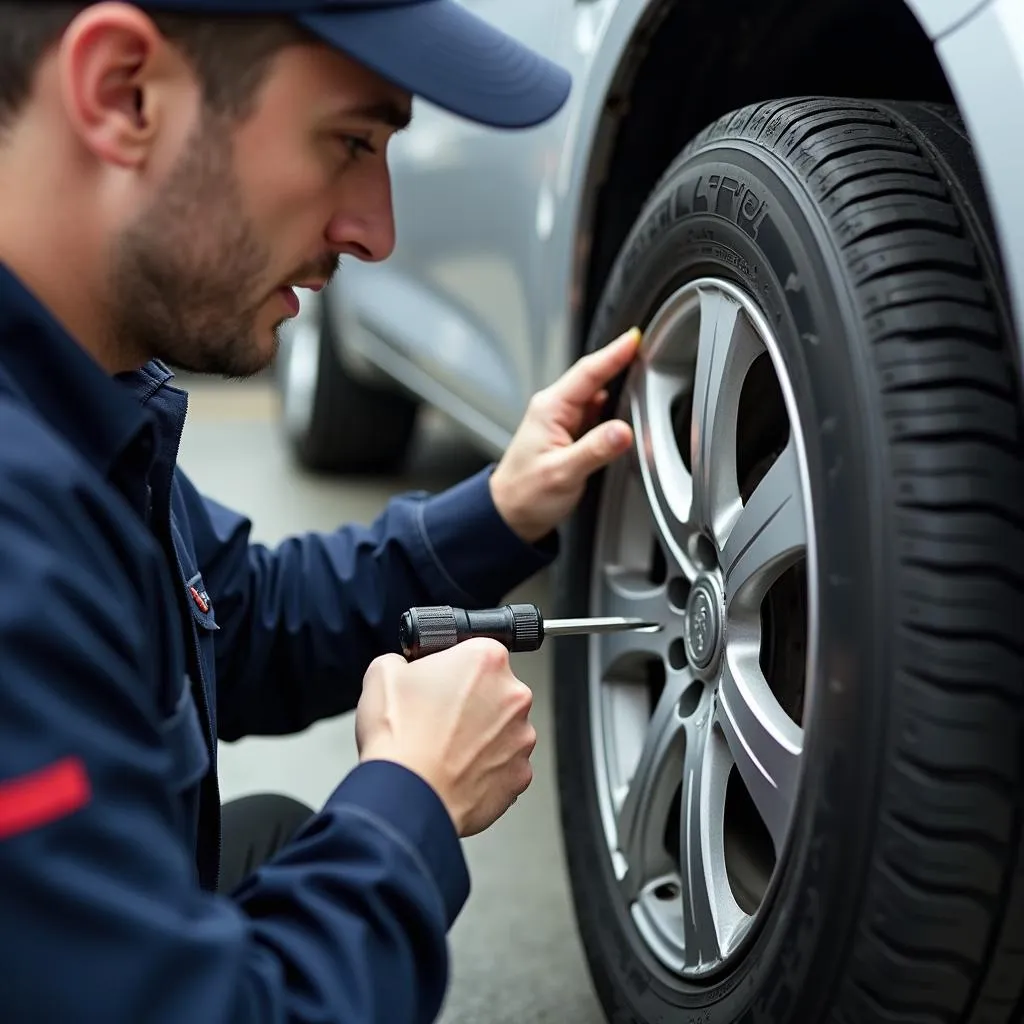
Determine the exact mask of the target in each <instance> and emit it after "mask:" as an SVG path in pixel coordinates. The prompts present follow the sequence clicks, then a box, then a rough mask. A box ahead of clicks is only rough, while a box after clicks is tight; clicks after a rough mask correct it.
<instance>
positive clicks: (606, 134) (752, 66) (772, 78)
mask: <svg viewBox="0 0 1024 1024" xmlns="http://www.w3.org/2000/svg"><path fill="white" fill-rule="evenodd" d="M632 6H635V5H632ZM641 6H642V8H643V9H642V11H641V12H640V13H639V15H638V16H637V15H636V14H634V15H633V16H632V21H633V25H632V28H631V30H630V32H629V36H628V43H627V44H626V45H624V46H620V47H619V53H618V54H617V55H616V58H615V59H616V63H615V66H614V69H613V70H612V71H611V73H610V75H609V76H608V79H607V81H608V84H607V86H606V87H605V89H604V93H603V99H602V100H601V101H599V102H595V103H593V105H592V106H591V112H592V117H591V121H590V129H589V137H588V138H587V139H586V140H585V141H584V140H577V144H576V146H575V147H573V148H577V149H578V157H577V159H579V160H580V161H581V163H582V165H583V166H582V167H581V170H580V172H579V179H578V180H579V185H578V188H577V189H576V191H575V196H574V198H575V200H576V203H575V211H574V215H575V223H574V224H573V225H572V238H573V242H572V245H573V259H574V264H573V267H572V269H571V281H570V289H569V291H570V294H572V295H573V296H574V297H575V301H574V303H573V306H572V309H571V310H570V320H569V324H568V326H569V339H570V341H569V345H570V352H569V353H568V354H569V356H570V357H574V356H575V355H576V354H578V353H579V351H581V349H582V347H583V345H584V344H585V341H586V337H587V334H588V331H589V328H590V324H591V322H592V319H593V316H594V311H595V307H596V305H597V302H598V301H599V299H600V296H601V293H602V290H603V288H604V285H605V282H606V281H607V278H608V274H609V273H610V271H611V268H612V265H613V263H614V261H615V257H616V255H617V253H618V251H619V249H620V248H621V246H622V243H623V242H624V240H625V238H626V236H627V234H628V232H629V230H630V228H631V226H632V224H633V223H634V221H635V219H636V217H637V216H638V214H639V212H640V210H641V208H642V206H643V203H644V202H645V200H646V199H647V197H648V195H649V194H650V191H651V189H652V188H653V187H654V185H655V184H656V183H657V181H658V179H659V178H660V176H661V174H662V173H663V171H664V170H665V169H666V168H667V167H668V165H669V164H670V163H671V161H672V159H673V158H674V157H675V156H676V155H677V154H678V152H679V150H680V149H682V147H683V146H684V145H685V144H686V143H687V142H688V141H689V140H690V139H691V138H692V137H693V136H694V135H696V134H697V132H698V131H700V129H701V128H703V127H704V126H705V125H707V124H709V123H710V122H712V121H714V120H715V119H716V118H717V117H719V116H721V115H722V114H725V113H728V112H729V111H730V110H733V109H736V108H738V107H742V106H745V105H747V104H750V103H757V102H760V101H767V100H770V99H776V98H779V97H783V96H796V95H840V96H841V95H848V96H851V97H858V98H864V99H872V98H873V99H910V100H919V101H928V102H941V103H950V104H953V103H955V99H954V95H953V93H952V91H951V89H950V86H949V83H948V81H947V78H946V76H945V74H944V71H943V68H942V65H941V63H940V60H939V58H938V56H937V54H936V52H935V49H934V46H933V43H932V41H931V39H930V38H929V35H928V33H927V32H926V26H925V25H923V24H922V23H921V22H920V21H919V20H918V18H917V16H916V14H915V13H914V11H913V10H911V8H910V6H908V4H907V3H906V2H905V0H816V2H814V3H812V4H807V3H806V0H734V3H732V4H731V5H729V16H728V18H725V17H723V16H722V8H721V6H720V5H719V4H717V3H716V2H715V0H696V2H680V0H652V2H648V3H646V4H642V5H641ZM613 21H614V16H613ZM612 27H614V26H612ZM608 36H609V38H610V39H611V40H612V42H614V38H615V36H614V32H613V31H611V29H609V32H608ZM868 44H870V48H871V49H870V53H871V58H872V62H873V68H872V69H868V68H867V67H866V66H865V61H864V60H863V56H862V55H863V54H864V52H865V47H866V46H867V45H868ZM680 55H683V56H682V58H681V56H680ZM588 84H589V85H590V86H593V85H598V84H599V83H598V82H596V81H594V80H593V78H592V79H591V81H590V83H588ZM659 111H660V112H661V113H662V114H664V112H665V111H671V115H670V116H669V117H668V118H664V117H661V118H659V117H658V116H657V115H658V112H659ZM580 130H583V129H582V126H580Z"/></svg>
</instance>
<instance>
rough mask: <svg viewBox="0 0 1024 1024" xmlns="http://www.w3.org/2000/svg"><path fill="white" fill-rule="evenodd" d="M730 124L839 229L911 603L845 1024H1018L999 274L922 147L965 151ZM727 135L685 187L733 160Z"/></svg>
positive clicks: (1019, 439)
mask: <svg viewBox="0 0 1024 1024" xmlns="http://www.w3.org/2000/svg"><path fill="white" fill-rule="evenodd" d="M726 120H727V121H728V124H729V133H730V134H731V135H732V136H733V137H736V138H738V139H742V140H746V141H748V142H754V143H757V144H759V145H761V146H764V147H765V148H767V149H769V150H770V151H772V152H773V153H774V154H775V155H776V156H778V157H781V158H783V160H784V161H785V162H786V163H787V164H788V165H789V166H790V168H791V169H792V170H793V171H794V173H795V174H796V175H797V176H798V177H799V178H800V180H801V181H802V182H804V187H805V188H807V189H808V190H809V192H810V193H811V195H812V197H813V199H814V201H815V202H816V203H817V204H818V206H819V207H820V208H821V210H822V212H823V213H824V215H825V217H826V219H827V220H828V222H829V223H830V224H831V226H832V228H833V231H834V236H835V238H836V240H837V245H838V247H839V251H840V254H841V257H842V259H843V260H844V261H845V264H846V267H847V270H848V272H849V274H850V277H851V279H852V281H853V283H854V288H855V294H856V297H857V300H858V303H859V305H860V308H861V312H862V313H863V314H864V322H865V324H866V328H867V331H866V333H867V337H868V339H869V343H870V345H871V350H872V351H871V354H872V356H873V363H874V367H875V370H876V372H877V375H878V383H879V391H880V393H881V396H882V410H883V416H884V422H885V426H886V429H887V435H888V436H887V443H888V446H889V452H890V457H889V464H890V476H891V483H892V489H893V503H894V506H895V510H896V515H895V517H894V523H895V531H894V532H895V538H894V540H895V544H894V550H895V552H896V556H897V558H898V561H899V566H898V571H897V572H896V573H895V574H894V579H895V580H896V581H898V583H897V587H898V589H899V591H900V592H901V597H902V601H901V612H902V614H901V622H900V624H899V626H898V628H897V631H896V641H895V648H894V652H895V656H896V666H895V667H896V676H897V682H898V685H897V686H896V687H894V690H893V702H892V711H891V719H890V737H889V742H890V743H891V745H892V754H891V756H890V762H889V766H888V769H887V770H886V773H885V776H884V779H883V785H882V790H881V794H880V824H879V826H878V832H877V834H876V836H875V856H874V860H873V863H872V865H871V868H870V874H869V879H868V882H867V885H866V888H865V893H866V896H867V899H866V902H865V905H864V909H863V917H862V922H861V926H860V928H859V929H858V932H857V935H856V937H855V940H854V950H853V953H852V956H851V959H850V964H851V967H850V969H849V970H848V972H847V974H846V978H845V981H844V983H843V985H842V986H841V989H840V991H839V993H838V998H837V1000H836V1003H837V1006H841V1007H843V1009H842V1010H841V1011H839V1010H837V1011H836V1012H835V1013H834V1014H833V1020H835V1021H837V1022H838V1021H842V1020H848V1019H851V1018H852V1017H853V1016H855V1015H854V1014H851V1013H850V1012H848V1008H850V1007H870V1008H871V1009H870V1010H869V1011H868V1013H869V1015H868V1016H865V1017H862V1018H861V1019H863V1020H878V1021H887V1022H892V1024H925V1022H927V1024H1014V1022H1018V1021H1020V1020H1021V1016H1022V1014H1024V971H1022V970H1021V967H1022V962H1024V878H1022V871H1021V865H1022V857H1021V853H1022V846H1021V840H1022V835H1021V818H1022V812H1024V743H1022V736H1024V629H1022V622H1024V618H1022V617H1021V615H1020V612H1021V606H1022V593H1024V521H1022V519H1021V513H1020V508H1021V500H1020V499H1021V495H1024V459H1022V444H1024V432H1022V423H1021V409H1020V403H1019V398H1020V396H1019V395H1018V394H1017V388H1016V377H1015V373H1014V368H1013V364H1012V360H1011V357H1010V355H1009V353H1008V352H1007V347H1008V343H1009V339H1010V338H1011V337H1012V334H1011V332H1010V329H1009V328H1008V327H1007V326H1006V320H1005V315H1004V312H1003V311H1002V310H1001V309H1000V308H999V305H998V302H997V301H996V299H995V296H994V292H993V290H992V285H991V284H990V281H991V279H992V275H993V273H994V272H996V270H995V263H996V261H995V259H994V258H993V257H992V256H991V255H990V254H987V253H986V252H985V249H984V246H985V244H986V243H985V242H984V240H982V239H979V238H977V237H976V231H975V230H974V229H973V225H972V224H971V223H970V221H969V218H967V217H965V214H964V210H963V208H962V207H963V204H962V202H960V200H959V197H958V196H957V195H955V194H953V191H952V189H951V187H949V186H948V185H947V183H946V180H945V179H944V175H943V169H942V166H941V161H940V159H939V158H938V156H937V154H936V152H935V151H934V150H933V149H932V147H931V145H930V144H929V142H928V141H927V138H928V136H929V135H931V134H933V132H932V129H931V127H930V124H931V123H932V122H935V123H938V124H939V126H940V127H939V128H937V129H934V131H935V132H941V131H942V130H943V129H945V130H946V131H948V132H952V133H955V134H956V136H957V137H958V141H959V144H960V145H961V146H962V147H965V148H966V133H965V132H964V131H963V127H962V125H961V124H959V123H958V121H957V119H956V117H955V115H952V114H950V113H949V112H945V111H941V110H939V109H937V108H934V107H928V108H920V107H919V108H917V109H916V110H915V109H914V108H911V107H903V106H892V107H887V106H882V105H878V104H858V103H856V102H852V103H851V102H849V101H846V100H816V99H808V100H804V101H797V102H794V101H786V102H784V103H777V104H771V103H767V104H766V103H762V104H760V105H758V106H757V107H750V108H747V110H746V112H745V120H744V118H743V117H740V116H737V115H733V116H731V117H730V118H729V119H726ZM922 122H927V123H929V129H928V130H927V131H926V130H925V129H923V128H921V127H920V124H921V123H922ZM721 125H722V123H721V122H719V124H718V125H712V126H710V127H709V128H708V129H707V130H706V131H705V132H703V133H702V134H701V136H699V137H698V138H697V139H695V140H694V142H693V143H692V144H691V146H689V147H688V148H687V149H686V150H685V151H684V152H683V153H682V154H681V155H680V157H679V161H678V163H677V165H676V166H678V164H681V163H682V162H684V161H686V160H689V159H690V158H691V157H692V155H693V153H694V152H696V151H697V150H699V149H700V148H701V147H702V146H704V145H706V144H707V143H708V142H711V141H714V140H716V139H721V138H722V137H723V130H722V126H721ZM674 172H675V167H673V168H672V169H670V171H669V172H668V175H667V177H671V176H672V174H673V173H674ZM994 723H998V725H996V724H994ZM965 875H966V876H967V877H968V878H969V881H964V880H963V879H964V876H965ZM958 876H959V878H960V881H959V883H958ZM1014 971H1016V974H1015V973H1014Z"/></svg>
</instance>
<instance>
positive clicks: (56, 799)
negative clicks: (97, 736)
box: [0, 757, 92, 839]
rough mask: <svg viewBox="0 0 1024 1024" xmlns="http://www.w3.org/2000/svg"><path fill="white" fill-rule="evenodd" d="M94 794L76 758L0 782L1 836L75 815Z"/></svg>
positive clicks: (79, 761)
mask: <svg viewBox="0 0 1024 1024" xmlns="http://www.w3.org/2000/svg"><path fill="white" fill-rule="evenodd" d="M91 795H92V793H91V788H90V786H89V777H88V775H87V773H86V770H85V765H84V764H83V763H82V762H81V760H79V758H77V757H66V758H64V759H63V760H61V761H57V762H55V763H54V764H51V765H48V766H47V767H45V768H41V769H39V770H38V771H35V772H32V773H31V774H30V775H23V776H21V778H18V779H10V780H9V781H7V782H0V839H6V838H9V837H10V836H14V835H17V834H18V833H19V832H27V831H29V830H30V829H34V828H39V827H41V826H42V825H47V824H49V823H50V822H52V821H56V820H57V819H58V818H63V817H66V816H67V815H69V814H73V813H74V812H75V811H77V810H80V809H81V808H82V807H84V806H85V805H86V804H87V803H88V802H89V799H90V797H91Z"/></svg>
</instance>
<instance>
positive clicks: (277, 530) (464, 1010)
mask: <svg viewBox="0 0 1024 1024" xmlns="http://www.w3.org/2000/svg"><path fill="white" fill-rule="evenodd" d="M184 386H186V387H188V388H189V390H190V396H191V400H190V412H189V420H188V424H187V426H186V429H185V436H184V439H183V442H182V449H181V464H182V466H183V468H184V469H185V470H186V472H187V473H188V474H189V475H190V477H191V478H192V479H193V480H194V481H195V483H196V484H197V485H198V486H199V488H200V489H201V490H203V491H204V492H205V493H206V494H208V495H210V496H211V497H214V498H216V499H218V500H219V501H222V502H224V503H225V504H227V505H229V506H231V507H232V508H235V509H238V510H239V511H243V512H245V513H246V514H248V515H249V516H250V517H251V518H252V520H253V526H254V539H256V540H259V541H264V542H267V543H270V544H273V543H275V542H276V541H278V540H280V539H281V538H282V537H284V536H286V535H288V534H290V533H294V532H297V531H302V530H309V529H314V530H317V529H332V528H334V527H335V526H337V525H338V524H340V523H345V522H368V521H369V520H371V519H372V518H373V517H374V516H375V515H376V514H377V513H378V512H379V511H380V510H381V509H382V508H383V506H384V504H385V503H386V502H387V500H388V498H389V497H390V496H391V495H392V494H394V493H396V492H398V491H402V490H408V489H410V488H425V489H427V490H438V489H440V488H443V487H445V486H448V485H450V484H452V483H455V482H456V481H458V480H459V479H462V478H463V477H465V476H466V475H468V474H469V473H471V472H473V471H474V470H476V469H477V468H479V467H480V466H481V465H482V463H481V462H480V460H479V459H478V458H477V457H475V456H473V455H472V454H469V453H468V452H467V450H466V448H465V447H464V446H463V445H462V444H461V443H460V442H459V440H458V438H457V437H454V436H453V434H452V432H451V431H449V430H447V429H446V428H445V426H444V424H443V423H441V422H439V421H438V420H434V419H430V418H429V417H428V418H427V420H426V422H425V424H424V427H423V429H422V430H421V433H420V437H419V439H418V442H417V447H416V452H415V455H414V458H413V459H412V464H413V465H414V467H415V468H414V470H412V471H411V472H410V473H409V474H407V475H404V476H403V477H402V478H400V479H385V480H373V481H361V480H345V481H336V480H324V479H316V478H310V477H308V476H305V475H302V474H300V473H298V472H297V471H296V470H295V469H294V467H293V466H292V465H291V464H290V462H289V460H288V457H287V453H286V451H285V448H284V445H283V443H282V442H281V440H280V437H279V433H278V429H277V426H276V422H275V415H276V399H275V396H274V394H273V392H272V390H271V389H270V387H269V384H268V382H264V381H258V382H249V383H245V384H241V383H224V384H221V383H219V382H210V383H201V384H196V383H194V382H192V381H188V382H187V383H186V384H185V385H184ZM546 593H547V580H546V579H545V578H544V577H538V578H536V579H534V580H531V581H530V582H529V583H528V584H527V585H526V586H525V587H523V588H522V589H521V590H520V591H518V592H516V593H515V594H514V595H512V596H513V598H514V599H521V600H527V601H536V602H538V603H541V604H543V603H544V602H545V600H546ZM514 664H515V667H516V671H517V674H518V675H519V676H520V678H522V679H524V680H525V681H527V682H528V683H530V684H531V686H533V688H534V693H535V712H534V722H535V724H536V727H537V731H538V734H539V742H538V746H537V751H536V754H535V757H534V767H535V777H534V782H533V785H532V786H531V787H530V789H529V790H528V791H527V792H526V793H525V794H524V795H523V796H522V797H521V798H520V799H519V801H518V802H517V803H516V805H515V807H513V808H512V810H511V811H510V812H509V813H508V814H507V815H506V816H505V817H504V818H503V819H502V820H501V821H499V822H498V823H497V824H496V825H495V826H494V827H493V828H492V829H490V830H489V831H488V832H486V833H485V834H484V835H482V836H477V837H474V838H473V839H470V840H468V841H467V842H466V851H467V855H468V859H469V863H470V872H471V876H472V882H473V892H472V895H471V897H470V901H469V903H468V905H467V906H466V908H465V910H464V911H463V913H462V916H461V917H460V918H459V920H458V921H457V922H456V925H455V928H454V929H453V931H452V936H451V945H452V981H451V987H450V990H449V998H448V1001H447V1004H446V1006H445V1009H444V1012H443V1014H442V1016H441V1018H440V1021H441V1024H603V1021H604V1018H603V1016H602V1014H601V1012H600V1009H599V1007H598V1005H597V1002H596V1000H595V998H594V996H593V993H592V989H591V986H590V982H589V979H588V977H587V973H586V970H585V967H584V963H583V958H582V954H581V952H580V948H579V942H578V940H577V937H576V931H575V927H574V924H573V920H572V914H571V909H570V904H569V896H568V893H567V890H566V882H565V873H564V867H563V857H562V848H561V842H560V835H559V831H558V824H557V802H556V793H555V782H554V773H553V751H552V748H551V743H550V737H551V714H550V696H551V673H550V664H549V658H548V655H547V654H546V653H545V652H544V651H541V652H539V653H537V654H531V655H519V656H516V657H515V658H514ZM355 763H356V750H355V741H354V736H353V723H352V718H351V716H343V717H341V718H339V719H335V720H333V721H330V722H325V723H321V724H319V725H317V726H314V727H313V728H312V729H309V730H307V732H305V733H303V734H302V735H300V736H298V737H289V738H287V739H247V740H243V741H241V742H240V743H237V744H234V745H231V746H225V747H224V749H223V752H222V760H221V784H222V792H223V796H224V798H225V799H230V798H232V797H235V796H240V795H243V794H245V793H250V792H256V791H265V790H268V789H270V790H276V791H278V792H284V793H288V794H291V795H293V796H296V797H298V798H299V799H302V800H305V801H306V802H308V803H310V804H312V805H314V806H319V804H321V803H322V802H323V800H324V799H325V798H326V796H327V795H328V794H329V793H330V792H331V790H332V789H333V788H334V786H335V785H336V784H337V782H338V781H339V780H340V779H341V778H342V777H343V776H344V775H345V773H346V772H347V771H348V770H350V769H351V767H352V766H353V765H354V764H355Z"/></svg>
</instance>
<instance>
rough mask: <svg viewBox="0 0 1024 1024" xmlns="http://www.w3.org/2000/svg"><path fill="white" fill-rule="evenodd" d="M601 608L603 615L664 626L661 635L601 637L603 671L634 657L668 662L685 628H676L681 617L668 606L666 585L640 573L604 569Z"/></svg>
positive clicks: (640, 634) (619, 634) (643, 634)
mask: <svg viewBox="0 0 1024 1024" xmlns="http://www.w3.org/2000/svg"><path fill="white" fill-rule="evenodd" d="M598 607H599V608H600V609H601V612H600V614H601V615H621V616H624V617H626V618H642V619H645V620H646V621H648V622H660V623H663V624H664V626H665V628H664V629H662V630H661V631H660V632H658V633H642V632H635V633H604V634H601V636H600V641H599V642H600V649H601V664H602V667H604V668H607V667H608V666H611V665H614V664H615V663H616V662H617V661H619V660H620V659H621V658H624V657H626V656H628V655H631V654H641V655H647V656H657V657H660V658H665V657H666V656H667V652H668V646H669V644H670V643H671V642H672V638H673V637H674V636H676V635H678V633H679V631H680V629H681V628H682V627H681V626H680V627H679V629H677V628H674V626H673V620H676V621H677V622H681V619H682V615H681V613H680V612H678V611H676V610H675V609H674V608H672V606H671V605H670V604H669V600H668V586H667V584H665V583H661V584H657V583H651V582H650V580H648V579H645V578H644V577H643V576H642V575H641V574H640V573H636V572H630V571H629V570H621V569H616V568H614V567H607V568H605V570H604V571H603V572H602V574H601V589H600V593H599V597H598Z"/></svg>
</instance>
